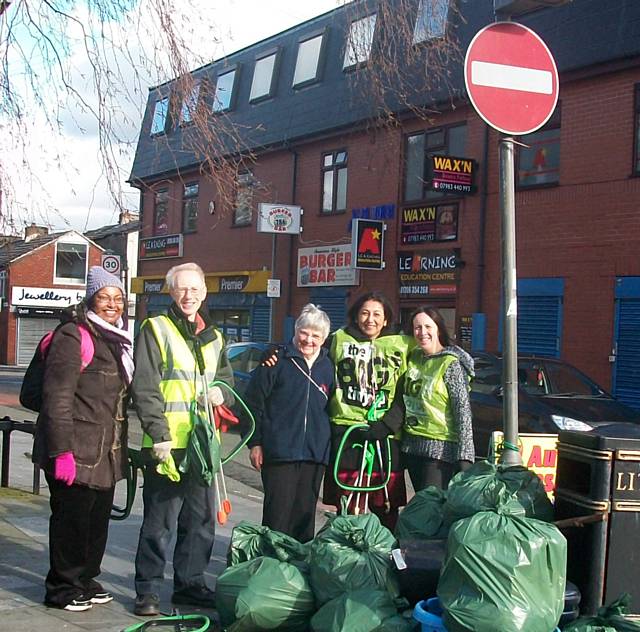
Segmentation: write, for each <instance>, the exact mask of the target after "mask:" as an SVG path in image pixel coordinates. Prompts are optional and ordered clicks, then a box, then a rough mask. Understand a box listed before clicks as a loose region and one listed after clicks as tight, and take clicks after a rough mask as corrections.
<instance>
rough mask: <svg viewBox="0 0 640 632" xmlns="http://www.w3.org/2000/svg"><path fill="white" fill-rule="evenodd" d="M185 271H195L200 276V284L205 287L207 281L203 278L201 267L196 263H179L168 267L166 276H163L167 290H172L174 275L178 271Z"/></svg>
mask: <svg viewBox="0 0 640 632" xmlns="http://www.w3.org/2000/svg"><path fill="white" fill-rule="evenodd" d="M185 271H189V272H197V273H198V275H199V276H200V279H201V280H202V285H203V286H205V287H206V286H207V283H206V281H205V278H204V272H203V271H202V268H201V267H200V266H199V265H198V264H197V263H181V264H180V265H177V266H173V268H169V271H168V272H167V276H166V277H165V279H166V283H167V289H168V290H173V288H174V283H175V280H176V275H177V274H178V272H185Z"/></svg>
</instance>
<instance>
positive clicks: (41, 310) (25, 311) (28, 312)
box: [16, 307, 62, 319]
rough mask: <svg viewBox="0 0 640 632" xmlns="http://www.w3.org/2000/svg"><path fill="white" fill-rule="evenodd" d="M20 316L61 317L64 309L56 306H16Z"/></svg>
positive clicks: (17, 313)
mask: <svg viewBox="0 0 640 632" xmlns="http://www.w3.org/2000/svg"><path fill="white" fill-rule="evenodd" d="M16 315H17V316H19V317H20V318H58V319H59V318H60V317H61V316H62V309H60V308H56V307H16Z"/></svg>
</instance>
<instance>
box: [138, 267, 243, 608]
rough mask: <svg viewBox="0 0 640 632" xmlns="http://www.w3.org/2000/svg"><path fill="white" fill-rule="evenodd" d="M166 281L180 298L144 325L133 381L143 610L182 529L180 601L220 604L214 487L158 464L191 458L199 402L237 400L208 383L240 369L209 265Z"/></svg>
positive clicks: (151, 603)
mask: <svg viewBox="0 0 640 632" xmlns="http://www.w3.org/2000/svg"><path fill="white" fill-rule="evenodd" d="M166 282H167V288H168V290H169V293H170V295H171V298H172V299H173V303H172V304H171V305H170V307H169V310H168V312H167V314H166V315H162V316H155V317H153V318H148V319H147V320H145V321H144V323H143V324H142V327H141V329H140V334H139V336H138V338H137V340H136V347H135V363H136V370H135V375H134V378H133V383H132V394H133V401H134V403H135V407H136V410H137V413H138V417H139V418H140V423H141V425H142V430H143V431H144V435H143V443H142V447H143V450H142V453H143V457H144V458H145V461H146V464H145V468H144V488H143V500H144V518H143V521H142V527H141V528H140V538H139V541H138V551H137V553H136V576H135V586H136V602H135V608H134V611H135V613H136V614H137V615H143V616H150V615H157V614H159V612H160V599H159V597H158V595H159V592H160V584H161V582H162V580H163V578H164V569H165V565H166V560H167V548H168V545H169V542H170V541H171V539H172V537H173V535H174V534H176V532H177V538H176V546H175V550H174V553H173V597H172V601H173V603H176V604H189V605H196V606H205V607H213V606H214V597H215V594H214V592H213V591H212V590H211V589H210V588H208V587H207V585H206V584H205V581H204V573H205V570H206V568H207V565H208V563H209V559H210V557H211V551H212V549H213V540H214V535H215V518H216V507H215V493H214V488H213V487H207V486H204V485H203V483H202V482H201V480H199V479H198V478H197V477H195V476H192V475H190V472H186V473H183V474H181V475H179V474H178V475H177V476H174V477H172V479H170V478H168V476H166V475H165V474H166V472H167V471H170V470H171V469H172V468H169V467H164V466H163V467H160V468H158V465H159V464H161V463H162V464H165V465H168V464H169V463H171V464H172V465H173V464H175V465H176V466H179V465H180V463H181V462H182V460H183V459H184V456H185V451H186V448H187V445H188V443H189V437H190V435H191V431H192V429H193V410H194V406H195V403H196V402H199V405H201V406H202V405H206V398H207V397H208V401H209V403H210V404H211V405H212V406H219V405H220V404H224V403H226V404H229V403H232V398H231V396H230V395H229V394H228V393H229V391H228V389H221V388H220V387H218V386H213V387H211V388H208V385H209V384H211V382H212V381H213V380H222V381H224V382H226V383H228V384H229V385H233V371H232V369H231V366H230V365H229V362H228V360H227V359H226V357H225V355H224V353H223V349H224V340H223V337H222V334H221V333H220V332H219V331H218V330H217V329H216V328H215V326H214V325H213V323H212V321H211V318H210V316H209V312H208V309H207V308H206V303H205V305H204V306H203V301H204V300H205V298H206V295H207V288H206V285H205V278H204V273H203V272H202V269H201V268H200V266H198V265H197V264H195V263H184V264H182V265H178V266H175V267H173V268H171V269H170V270H169V272H167V278H166ZM223 391H224V392H223ZM173 470H174V471H176V470H175V468H173ZM176 473H177V471H176ZM178 476H179V480H175V478H178Z"/></svg>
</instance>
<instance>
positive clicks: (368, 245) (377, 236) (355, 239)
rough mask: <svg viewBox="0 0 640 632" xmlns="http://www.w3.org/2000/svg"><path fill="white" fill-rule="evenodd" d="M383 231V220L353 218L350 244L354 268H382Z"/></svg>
mask: <svg viewBox="0 0 640 632" xmlns="http://www.w3.org/2000/svg"><path fill="white" fill-rule="evenodd" d="M384 232H385V224H384V222H380V221H378V220H373V219H355V220H353V231H352V234H351V245H352V247H353V262H354V267H355V268H360V269H363V270H382V269H384Z"/></svg>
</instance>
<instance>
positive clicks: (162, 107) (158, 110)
mask: <svg viewBox="0 0 640 632" xmlns="http://www.w3.org/2000/svg"><path fill="white" fill-rule="evenodd" d="M168 113H169V97H165V98H164V99H160V100H159V101H156V105H155V108H154V110H153V121H152V122H151V134H152V135H153V134H163V133H164V131H165V128H166V125H167V114H168Z"/></svg>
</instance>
